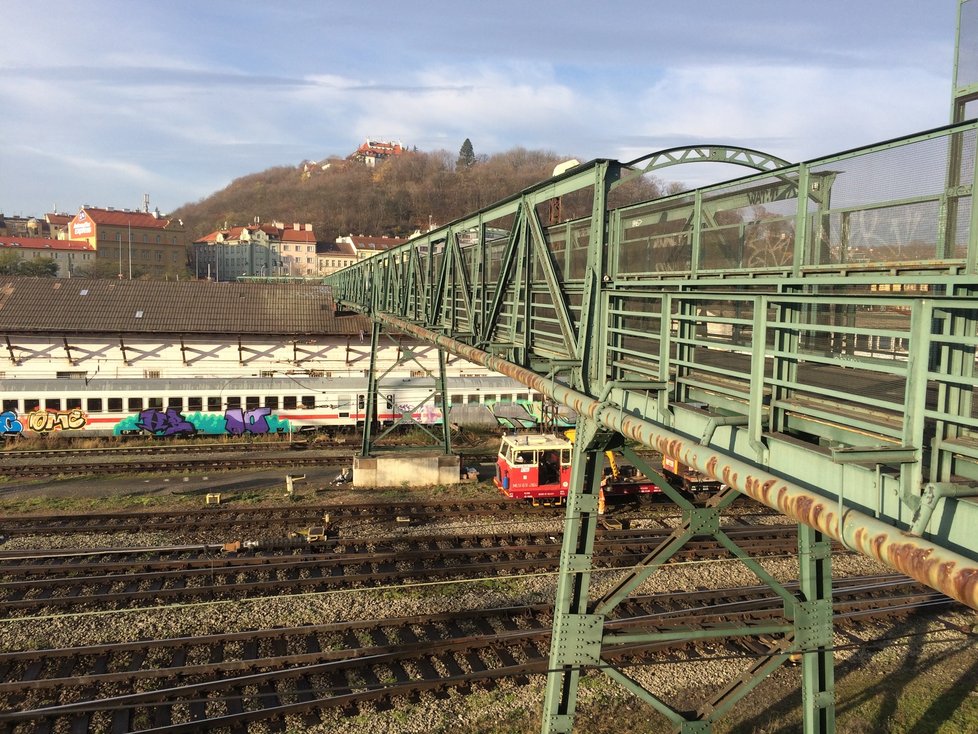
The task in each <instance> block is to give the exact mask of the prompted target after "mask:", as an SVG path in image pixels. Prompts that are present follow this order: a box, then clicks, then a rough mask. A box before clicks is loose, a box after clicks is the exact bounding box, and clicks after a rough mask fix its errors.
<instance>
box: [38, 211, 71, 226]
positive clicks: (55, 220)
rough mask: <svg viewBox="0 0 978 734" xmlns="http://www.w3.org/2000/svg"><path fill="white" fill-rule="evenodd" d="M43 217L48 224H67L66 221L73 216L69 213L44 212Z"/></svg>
mask: <svg viewBox="0 0 978 734" xmlns="http://www.w3.org/2000/svg"><path fill="white" fill-rule="evenodd" d="M44 218H45V219H46V220H47V222H48V224H60V225H66V224H68V222H70V221H71V220H72V218H73V217H72V216H71V215H70V214H55V213H51V214H45V215H44Z"/></svg>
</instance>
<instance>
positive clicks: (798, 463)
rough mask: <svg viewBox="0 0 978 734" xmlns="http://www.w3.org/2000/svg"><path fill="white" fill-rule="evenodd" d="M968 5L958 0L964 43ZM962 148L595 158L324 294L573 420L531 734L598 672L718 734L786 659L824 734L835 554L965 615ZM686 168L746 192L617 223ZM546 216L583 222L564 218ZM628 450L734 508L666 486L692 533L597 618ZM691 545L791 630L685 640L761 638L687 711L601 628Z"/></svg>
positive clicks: (971, 154)
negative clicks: (638, 181) (596, 549)
mask: <svg viewBox="0 0 978 734" xmlns="http://www.w3.org/2000/svg"><path fill="white" fill-rule="evenodd" d="M976 8H978V0H965V1H964V2H963V3H962V20H961V23H965V22H966V16H967V17H971V16H975V17H974V18H973V20H971V21H967V22H968V23H970V27H972V28H973V30H974V31H976V33H975V34H974V35H972V36H971V37H972V39H974V37H975V35H978V10H976ZM961 33H962V30H961V29H960V28H959V39H960V37H961ZM959 45H960V41H959ZM960 67H961V65H960V63H959V66H958V71H957V80H958V81H957V85H956V88H955V89H956V92H955V107H954V109H955V112H954V113H953V117H954V118H955V119H956V120H960V119H961V118H962V117H963V116H964V114H965V112H966V111H968V110H970V109H972V108H973V106H974V103H975V102H974V100H975V98H976V95H978V87H976V86H975V84H974V82H975V81H978V72H976V73H975V77H976V79H975V80H971V83H970V84H968V83H962V80H965V81H967V79H966V78H964V77H962V71H961V68H960ZM971 71H972V72H975V70H973V69H972V70H971ZM976 138H978V123H976V122H974V121H972V122H955V124H952V125H950V126H948V127H944V128H940V129H935V130H930V131H927V132H923V133H918V134H915V135H910V136H907V137H904V138H900V139H897V140H891V141H888V142H885V143H881V144H878V145H874V146H869V147H866V148H862V149H859V150H853V151H849V152H846V153H844V154H840V155H835V156H829V157H825V158H820V159H816V160H812V161H808V162H806V163H801V164H796V165H788V164H786V163H785V162H783V161H779V160H777V159H775V158H773V157H770V156H765V155H764V154H761V153H758V152H756V151H747V150H743V149H737V148H729V147H724V146H701V147H696V148H683V149H675V150H671V151H663V152H661V153H657V154H654V155H652V156H648V157H647V158H643V159H640V160H638V161H633V162H632V163H630V164H622V163H618V162H616V161H612V160H595V161H592V162H590V163H587V164H582V165H578V166H576V167H574V168H572V169H570V170H568V171H566V172H564V173H562V174H560V175H558V176H555V177H554V178H552V179H549V180H547V181H544V182H542V183H540V184H538V185H535V186H532V187H530V188H528V189H526V190H524V191H522V192H520V193H519V194H516V195H514V196H512V197H510V198H508V199H505V200H503V201H501V202H498V203H496V204H494V205H493V206H490V207H487V208H486V209H483V210H481V211H478V212H476V213H474V214H472V215H471V216H468V217H465V218H463V219H460V220H458V221H455V222H452V223H451V224H449V225H447V226H444V227H442V228H440V229H438V230H435V231H432V232H429V233H427V234H425V235H423V236H421V237H418V238H415V239H413V240H411V241H410V242H409V243H407V244H406V245H404V246H402V247H399V248H397V249H395V250H391V251H389V252H387V253H385V254H380V255H377V256H375V257H372V258H370V259H368V260H366V261H364V262H362V263H360V264H358V265H357V266H354V267H351V268H347V269H345V270H343V271H340V272H339V273H337V274H335V275H333V276H331V277H330V278H329V282H330V284H331V285H332V286H333V289H334V297H335V298H336V299H337V301H338V302H340V303H342V304H343V305H345V306H347V307H352V308H355V309H358V310H361V311H363V312H364V313H367V314H369V315H371V316H372V317H373V318H374V319H375V320H376V321H377V322H379V323H382V324H383V325H385V326H386V327H388V328H391V329H394V330H398V331H401V332H404V333H410V334H413V335H415V336H418V337H420V338H422V339H425V340H427V341H430V342H432V343H435V344H437V345H439V346H440V347H441V348H443V349H444V350H446V351H448V352H451V353H453V354H456V355H459V356H462V357H464V358H466V359H470V360H472V361H474V362H477V363H480V364H484V365H486V366H488V367H491V368H492V369H495V370H496V371H498V372H501V373H503V374H507V375H510V376H512V377H514V378H516V379H518V380H520V381H521V382H523V383H525V384H527V385H529V386H531V387H532V388H534V389H536V390H537V391H539V392H541V393H543V394H545V395H547V396H549V397H551V398H552V399H554V400H555V401H557V402H559V403H561V404H563V405H566V406H569V407H570V408H572V409H574V410H575V411H576V412H577V414H578V425H577V441H576V443H575V447H574V459H573V474H572V487H571V491H570V494H569V498H568V505H567V513H566V519H565V531H564V540H563V553H562V557H561V566H560V576H559V581H558V591H557V598H556V601H555V609H554V628H553V638H552V647H551V657H550V666H549V673H548V685H547V694H546V699H545V702H544V714H543V731H544V732H548V733H549V732H570V731H571V729H572V726H573V718H574V709H575V705H576V692H577V686H578V682H579V679H580V675H581V674H582V672H583V671H585V670H588V669H592V670H600V671H602V672H603V673H605V674H606V675H608V676H610V677H611V678H612V679H614V680H616V681H617V682H619V683H620V684H621V685H622V686H624V687H625V688H626V689H627V690H629V691H631V692H633V693H634V694H635V695H636V696H638V697H640V698H641V699H642V700H644V701H646V702H647V703H649V704H650V705H651V706H653V707H654V708H655V709H656V710H658V711H659V712H661V713H662V714H663V715H665V716H666V717H667V718H669V719H670V720H671V721H672V723H673V725H674V727H675V729H676V730H677V731H681V732H684V733H686V734H690V733H693V732H707V731H711V730H712V723H713V722H714V721H715V720H716V719H717V718H718V717H719V716H721V715H723V714H724V713H726V712H727V711H729V710H730V708H731V707H732V706H733V705H734V704H735V703H736V702H737V701H738V700H740V699H741V698H742V697H743V696H744V695H746V694H747V693H748V692H749V691H750V690H752V689H753V688H754V687H755V686H756V685H757V684H758V682H759V681H760V680H762V679H763V677H764V676H765V675H767V674H768V673H770V672H771V671H773V670H775V669H777V667H778V666H780V665H781V664H782V663H784V662H785V661H786V660H787V659H788V658H789V657H790V656H791V655H792V654H796V653H797V654H800V655H801V657H802V674H803V675H802V677H803V710H804V717H805V730H806V732H831V731H834V704H833V670H832V652H831V644H832V607H831V550H830V547H829V543H830V541H831V540H833V539H834V540H836V541H838V542H840V543H842V544H843V545H844V546H845V547H847V548H849V549H853V550H855V551H858V552H860V553H862V554H864V555H867V556H869V557H872V558H875V559H877V560H879V561H881V562H883V563H885V564H887V565H888V566H890V567H892V568H894V569H897V570H899V571H901V572H903V573H905V574H907V575H909V576H911V577H913V578H915V579H918V580H920V581H921V582H923V583H925V584H928V585H929V586H931V587H933V588H935V589H938V590H940V591H942V592H944V593H945V594H947V595H948V596H951V597H953V598H955V599H957V600H959V601H961V602H963V603H964V604H967V605H969V606H971V607H972V608H975V609H978V535H976V534H975V532H974V529H975V528H976V527H978V401H976V400H975V390H976V387H978V374H976V347H978V207H975V206H974V203H973V191H974V181H975V176H976V170H978V156H976V147H978V146H976ZM693 161H712V162H717V161H721V162H729V163H736V164H740V165H746V166H748V167H750V168H751V169H753V170H754V173H752V174H750V175H747V176H744V177H742V178H738V179H735V180H733V181H728V182H724V183H719V184H716V185H712V186H707V187H703V188H700V189H696V190H694V191H686V192H682V193H677V194H674V195H671V196H666V197H662V198H657V199H653V200H651V201H641V202H637V203H632V204H627V205H620V206H612V205H610V204H609V200H610V199H612V198H613V195H614V192H615V190H616V189H618V188H619V187H621V186H623V185H625V184H626V183H627V182H628V181H630V180H632V179H634V178H636V177H639V176H643V175H647V174H648V173H649V172H650V171H652V170H658V169H660V168H661V167H662V166H666V165H673V164H676V163H686V162H693ZM562 200H563V201H567V200H572V201H573V202H574V204H575V206H577V207H578V209H580V207H582V206H583V207H584V210H585V211H586V212H588V213H587V214H584V215H581V216H577V217H575V218H571V219H568V220H563V219H560V214H557V215H556V216H555V213H559V212H564V211H566V207H561V206H559V205H558V203H559V202H560V201H562ZM626 439H627V441H626ZM636 444H639V445H643V446H647V447H651V448H653V449H656V450H657V451H659V452H661V453H662V454H663V455H664V456H670V457H673V458H676V459H678V460H680V461H682V462H683V463H686V464H688V465H690V466H692V467H694V468H695V469H698V470H700V471H702V472H704V473H706V474H708V475H710V476H712V477H715V478H717V479H719V480H720V481H722V482H723V484H724V485H725V486H726V489H725V490H724V491H722V492H721V493H720V494H718V495H717V496H716V497H714V498H713V499H712V500H711V501H710V502H708V503H707V505H706V506H705V507H694V506H693V505H692V504H691V503H690V502H689V501H688V500H687V499H686V498H685V497H683V496H682V495H681V494H679V493H677V492H675V491H673V490H672V489H671V488H669V487H668V483H667V482H665V480H664V479H662V480H661V482H660V483H661V484H662V486H663V487H666V491H667V492H668V493H669V495H670V497H671V498H672V500H673V501H674V502H675V503H676V504H677V505H678V506H679V507H680V508H681V509H682V511H683V513H684V522H683V524H682V525H681V526H680V527H678V528H677V529H676V531H675V532H674V533H673V535H672V537H671V538H669V539H668V540H666V541H664V542H663V544H662V546H661V547H660V548H658V549H657V550H656V551H655V552H654V553H652V554H650V556H649V557H647V558H645V559H644V560H643V561H642V562H641V563H639V564H637V565H636V566H635V567H634V568H633V569H632V570H631V571H630V572H628V573H627V574H626V575H625V576H624V577H623V578H622V579H620V580H619V581H617V582H616V583H615V584H614V585H613V586H611V587H610V588H609V587H608V586H607V585H602V587H601V588H600V593H597V594H595V595H594V596H593V597H592V595H591V591H592V581H593V579H592V573H591V572H592V563H591V560H592V550H593V546H594V539H595V531H596V527H597V525H598V491H599V485H600V479H601V470H600V467H601V463H600V456H601V453H602V452H603V451H604V450H606V449H607V448H609V447H618V448H620V449H621V450H622V451H623V452H624V453H625V454H626V457H627V458H628V459H629V460H630V461H632V463H634V464H635V465H636V466H638V467H639V468H640V469H641V470H643V471H644V472H645V473H646V474H647V475H649V476H657V467H655V466H649V465H648V464H647V462H645V461H644V460H643V459H642V458H641V457H639V456H637V455H635V452H634V450H633V448H632V447H633V446H634V445H636ZM660 479H661V478H660ZM741 494H743V495H747V496H750V497H752V498H754V499H755V500H757V501H759V502H762V503H763V504H765V505H767V506H769V507H772V508H774V509H776V510H778V511H779V512H781V513H783V514H784V515H786V516H787V517H789V518H792V519H793V520H794V521H796V522H797V523H799V579H800V582H801V583H800V588H799V589H798V590H797V591H789V590H787V589H785V588H784V587H783V586H782V585H781V584H780V583H779V582H778V581H777V580H776V579H774V578H773V577H772V576H771V575H770V574H769V573H768V572H767V571H766V570H765V569H764V567H763V566H762V565H761V564H760V563H759V562H758V561H757V560H756V559H753V558H750V557H749V556H748V555H747V554H746V553H744V552H743V551H741V549H739V548H738V547H737V545H736V543H735V542H734V541H733V540H731V539H730V538H729V537H728V536H727V535H726V534H725V533H724V532H723V528H722V526H721V523H720V517H721V514H722V512H723V510H724V509H725V508H726V507H728V506H729V504H730V503H731V502H732V501H733V500H734V499H735V498H736V497H737V496H739V495H741ZM703 534H708V535H713V536H714V537H715V538H716V539H717V540H718V542H719V543H720V545H721V546H723V547H724V548H725V549H726V550H727V551H728V553H729V554H730V555H731V557H733V558H736V559H739V560H740V561H741V562H742V563H744V564H745V565H746V566H747V567H748V568H749V569H750V570H751V571H753V572H754V573H755V574H756V575H757V576H758V578H759V579H760V580H761V581H762V582H763V583H765V584H768V585H770V586H771V588H772V589H773V590H774V593H776V594H777V595H778V596H779V597H780V598H781V599H782V600H783V605H784V619H785V620H786V622H785V623H783V624H773V625H772V624H770V623H763V624H760V623H757V624H736V625H734V624H731V625H727V626H720V627H717V628H715V629H711V630H710V631H709V632H706V631H703V630H697V631H689V632H688V633H687V635H688V638H689V639H702V638H704V637H722V636H755V637H758V638H759V637H761V636H762V635H763V636H764V639H765V640H768V642H767V643H766V644H767V652H766V653H765V654H763V655H761V656H760V657H759V658H757V659H756V660H752V661H751V662H750V664H749V665H748V667H747V669H746V670H745V671H744V674H743V675H740V676H738V677H737V678H736V679H735V680H732V681H731V682H730V684H729V685H728V686H727V687H724V688H722V689H721V690H719V691H717V692H716V694H715V695H714V696H713V697H712V698H710V699H708V700H706V701H704V702H702V704H700V705H699V706H698V707H697V708H695V709H694V710H683V711H679V710H676V709H675V708H674V707H671V706H669V705H668V704H667V703H665V702H664V701H663V700H662V698H660V697H659V696H657V695H656V694H655V692H654V691H651V690H648V689H647V687H646V686H644V685H642V684H641V683H640V682H639V681H638V680H637V679H636V678H635V677H634V676H632V675H630V674H629V671H628V669H627V668H626V667H622V666H620V665H618V664H616V663H615V660H616V659H617V658H616V651H620V650H621V649H623V648H624V647H626V646H628V645H631V644H636V643H643V644H647V643H651V642H655V641H657V640H662V639H665V636H666V633H659V632H654V631H652V632H645V633H641V632H635V633H628V634H623V633H621V632H608V631H605V629H604V622H605V620H606V619H607V618H608V615H609V614H611V613H612V612H613V611H614V609H615V608H616V607H617V606H618V605H619V604H620V603H621V602H622V601H623V600H625V599H627V597H628V595H629V594H631V593H633V592H635V591H636V590H637V589H638V588H639V587H640V586H641V584H642V583H643V582H644V581H645V580H647V579H648V577H649V576H650V575H651V574H652V573H653V572H654V571H655V570H656V569H658V568H659V567H661V566H662V565H663V564H664V563H665V562H666V561H668V560H669V558H670V557H671V556H672V555H673V554H675V553H676V552H677V551H678V550H679V549H680V548H681V547H682V546H683V544H684V543H685V542H687V541H688V540H689V539H690V538H692V537H694V536H697V535H703ZM594 586H595V587H597V586H598V585H597V584H594ZM668 634H669V635H671V636H675V635H676V634H677V633H668ZM771 640H773V641H771Z"/></svg>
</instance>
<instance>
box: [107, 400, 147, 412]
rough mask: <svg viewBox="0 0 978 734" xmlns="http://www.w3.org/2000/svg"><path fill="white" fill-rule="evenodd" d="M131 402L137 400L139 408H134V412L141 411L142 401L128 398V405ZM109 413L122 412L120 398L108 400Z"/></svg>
mask: <svg viewBox="0 0 978 734" xmlns="http://www.w3.org/2000/svg"><path fill="white" fill-rule="evenodd" d="M132 400H137V401H138V403H139V407H138V408H136V410H142V409H143V401H142V400H140V399H139V398H130V404H131V403H132ZM130 410H132V408H130ZM109 412H110V413H121V412H122V398H109Z"/></svg>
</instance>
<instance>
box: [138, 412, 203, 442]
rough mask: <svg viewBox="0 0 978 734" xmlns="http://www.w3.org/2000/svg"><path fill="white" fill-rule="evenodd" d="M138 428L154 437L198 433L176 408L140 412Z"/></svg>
mask: <svg viewBox="0 0 978 734" xmlns="http://www.w3.org/2000/svg"><path fill="white" fill-rule="evenodd" d="M136 426H137V427H138V428H139V429H141V430H143V431H146V432H147V433H152V434H153V435H154V436H177V435H186V434H188V433H196V432H197V428H196V427H195V426H194V424H193V423H191V422H190V421H188V420H187V419H186V418H184V417H183V415H182V414H181V413H180V411H179V410H177V409H176V408H167V409H166V410H163V409H161V408H150V409H149V410H141V411H139V416H138V417H137V418H136Z"/></svg>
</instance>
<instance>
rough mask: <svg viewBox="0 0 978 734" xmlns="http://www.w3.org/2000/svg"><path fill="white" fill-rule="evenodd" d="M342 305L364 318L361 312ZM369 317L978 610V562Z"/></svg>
mask: <svg viewBox="0 0 978 734" xmlns="http://www.w3.org/2000/svg"><path fill="white" fill-rule="evenodd" d="M341 303H342V304H343V305H344V306H349V307H351V308H354V309H357V310H362V307H361V306H360V305H359V304H355V303H350V302H346V301H341ZM371 316H372V318H374V319H377V320H378V321H380V322H381V323H383V324H386V325H387V326H389V327H392V328H394V329H397V330H399V331H401V332H403V333H406V334H409V335H412V336H416V337H418V338H420V339H423V340H425V341H427V342H430V343H432V344H435V345H437V346H439V347H441V348H442V349H445V350H447V351H449V352H451V353H452V354H455V355H457V356H459V357H462V358H464V359H467V360H469V361H471V362H475V363H476V364H480V365H483V366H485V367H489V368H490V369H493V370H495V371H496V372H498V373H500V374H502V375H506V376H507V377H512V378H513V379H515V380H517V381H518V382H521V383H523V384H524V385H527V386H528V387H530V388H532V389H534V390H536V391H537V392H539V393H542V394H544V395H546V396H547V397H549V398H552V399H553V400H555V401H556V402H558V403H560V404H562V405H565V406H567V407H569V408H571V409H572V410H574V411H576V412H577V414H578V415H583V416H586V417H587V418H588V419H590V420H593V421H595V422H596V423H598V424H600V425H602V426H604V427H606V428H609V429H611V430H612V431H615V432H617V433H620V434H622V435H623V436H625V437H627V438H631V439H634V440H635V441H638V442H639V443H641V444H643V445H645V446H649V447H651V448H653V449H656V450H657V451H659V452H661V453H662V455H663V456H668V457H672V458H674V459H677V460H679V461H681V462H683V463H685V464H687V465H689V466H691V467H693V468H694V469H696V470H697V471H700V472H703V473H704V474H707V475H709V476H711V477H713V478H714V479H718V480H719V481H721V482H723V483H724V484H726V485H727V486H729V487H732V488H733V489H735V490H737V491H739V492H741V493H743V494H746V495H748V496H749V497H751V498H753V499H755V500H757V501H758V502H760V503H762V504H764V505H767V506H768V507H770V508H772V509H775V510H777V511H778V512H780V513H782V514H783V515H785V516H787V517H790V518H791V519H793V520H795V521H797V522H799V523H803V524H805V525H809V526H810V527H813V528H815V529H816V530H818V531H819V532H821V533H824V534H825V535H827V536H829V537H830V538H833V539H835V540H837V541H839V542H840V543H842V544H843V545H845V546H846V547H848V548H851V549H852V550H855V551H857V552H858V553H861V554H863V555H865V556H868V557H870V558H875V559H876V560H878V561H880V562H881V563H883V564H885V565H887V566H889V567H890V568H893V569H895V570H897V571H900V572H901V573H904V574H906V575H907V576H910V577H911V578H914V579H916V580H917V581H920V582H921V583H923V584H926V585H927V586H930V587H931V588H933V589H936V590H938V591H940V592H941V593H943V594H946V595H947V596H949V597H951V598H952V599H956V600H958V601H960V602H961V603H963V604H966V605H967V606H969V607H971V608H972V609H978V560H975V559H973V558H968V557H967V556H964V555H962V554H960V553H956V552H954V551H952V550H950V549H948V548H944V547H942V546H940V545H938V544H937V543H934V542H933V541H930V540H927V539H925V538H922V537H920V536H916V535H912V534H910V533H908V532H904V531H901V530H900V529H899V528H897V527H894V526H893V525H889V524H887V523H885V522H882V521H881V520H878V519H876V518H875V517H872V516H871V515H867V514H866V513H864V512H860V511H859V510H856V509H853V508H845V509H844V510H843V511H841V512H840V507H839V501H838V500H837V499H833V498H829V497H826V496H824V495H821V494H818V493H817V492H815V491H813V490H812V489H809V488H807V487H804V486H802V485H800V484H797V483H795V482H792V481H789V480H787V479H785V478H783V477H779V476H776V475H774V474H771V473H769V472H767V471H765V470H764V469H762V468H760V467H757V466H754V465H752V464H749V463H747V462H745V461H742V460H740V459H736V458H734V457H731V456H729V455H727V454H723V453H720V452H717V451H714V450H711V449H709V448H708V447H704V446H701V445H700V444H699V443H698V442H696V441H695V440H690V439H689V438H686V437H684V436H681V435H679V434H677V433H673V432H672V431H669V430H667V429H665V428H663V427H662V426H659V425H657V424H655V423H653V422H652V421H649V420H646V419H644V418H640V417H638V416H634V415H630V414H627V413H625V412H624V411H623V410H621V408H620V407H619V406H617V405H614V404H612V403H609V402H606V401H602V400H598V399H595V398H594V397H591V396H590V395H586V394H585V393H582V392H580V391H578V390H574V389H573V388H570V387H567V386H566V385H563V384H561V383H558V382H556V381H555V380H551V379H548V378H546V377H544V376H542V375H539V374H537V373H536V372H533V371H532V370H529V369H526V368H525V367H521V366H519V365H517V364H513V363H512V362H509V361H507V360H505V359H502V358H501V357H498V356H495V355H492V354H489V353H487V352H484V351H483V350H481V349H477V348H476V347H473V346H471V345H469V344H465V343H464V342H460V341H457V340H455V339H452V338H450V337H447V336H444V335H443V334H439V333H437V332H434V331H431V330H430V329H426V328H425V327H423V326H419V325H418V324H415V323H412V322H410V321H405V320H403V319H400V318H398V317H396V316H392V315H390V314H387V313H384V312H380V311H374V312H373V313H372V314H371Z"/></svg>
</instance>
